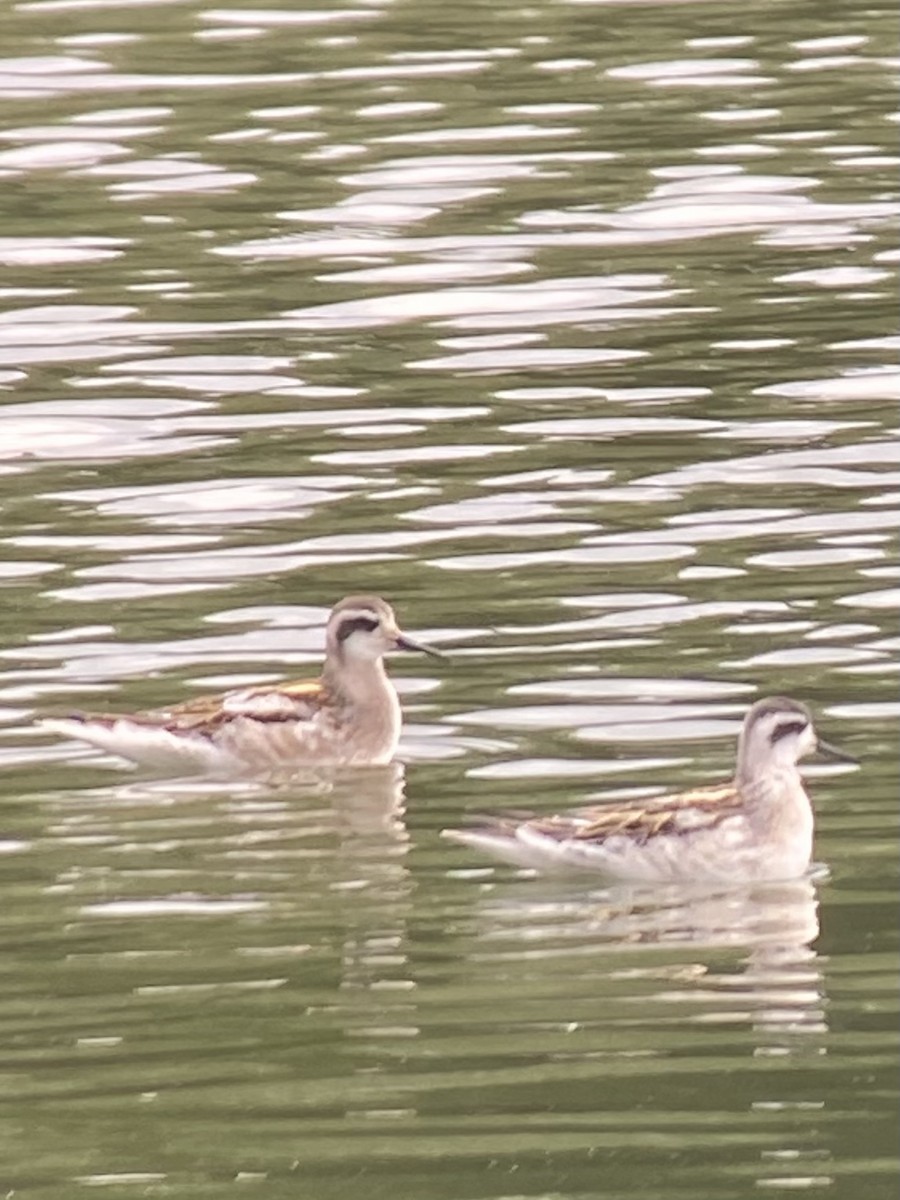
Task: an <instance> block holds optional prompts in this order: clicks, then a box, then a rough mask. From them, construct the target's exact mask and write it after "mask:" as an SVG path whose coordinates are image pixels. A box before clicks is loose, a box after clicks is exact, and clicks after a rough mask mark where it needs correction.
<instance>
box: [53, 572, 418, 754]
mask: <svg viewBox="0 0 900 1200" xmlns="http://www.w3.org/2000/svg"><path fill="white" fill-rule="evenodd" d="M391 650H421V651H423V652H424V653H425V654H432V655H435V656H438V657H441V655H440V652H439V651H437V650H435V649H433V648H432V647H431V646H426V645H424V644H423V643H422V642H418V641H415V640H414V639H413V638H411V637H409V636H408V634H405V633H403V632H401V630H400V629H399V627H398V625H397V619H396V617H395V616H394V610H393V609H392V608H391V606H390V605H389V604H388V603H387V602H386V601H384V600H382V599H381V598H380V597H379V596H347V597H345V598H344V599H343V600H341V601H340V602H339V603H338V604H336V605H335V606H334V608H333V609H332V610H331V614H330V616H329V618H328V624H327V626H326V629H325V662H324V664H323V667H322V675H321V678H319V679H311V680H298V681H293V682H286V683H275V684H262V685H260V686H255V687H246V688H239V689H236V690H234V691H229V692H225V693H224V694H222V695H218V696H201V697H198V698H196V699H192V700H187V701H185V702H184V703H181V704H174V705H172V706H171V707H170V708H161V709H152V710H149V711H147V712H134V713H95V712H90V713H83V712H76V713H72V714H70V715H69V716H67V717H65V718H47V719H45V720H44V721H43V722H42V725H43V727H44V728H45V729H48V730H51V731H53V732H55V733H60V734H63V735H64V736H66V737H71V738H75V739H78V740H80V741H83V742H88V743H90V744H91V745H92V746H97V747H98V748H99V749H101V750H107V751H111V752H112V753H114V754H118V755H121V756H122V757H123V758H126V759H130V760H131V761H133V762H136V763H139V764H141V765H146V766H152V767H157V768H159V767H162V768H165V769H171V768H177V769H181V770H191V771H194V772H201V773H204V774H206V773H212V774H222V773H225V774H229V773H232V772H237V773H239V772H246V771H247V770H250V771H260V770H263V771H267V770H272V769H281V768H292V767H297V768H299V767H305V766H319V765H326V764H327V765H335V766H374V765H378V764H382V763H387V762H390V760H391V759H392V758H393V757H394V754H395V752H396V750H397V743H398V740H399V737H400V726H401V711H400V701H399V700H398V698H397V693H396V691H395V689H394V685H393V684H392V683H391V681H390V679H389V678H388V675H387V672H386V671H385V669H384V662H383V656H384V655H385V654H387V653H388V652H389V651H391Z"/></svg>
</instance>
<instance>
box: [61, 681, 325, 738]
mask: <svg viewBox="0 0 900 1200" xmlns="http://www.w3.org/2000/svg"><path fill="white" fill-rule="evenodd" d="M324 695H325V689H324V686H323V683H322V681H321V679H298V680H292V681H290V682H287V683H275V684H265V685H262V686H260V687H249V688H240V689H237V690H235V691H231V692H224V693H220V694H219V695H217V696H196V697H194V698H193V699H191V700H185V701H184V703H182V704H174V705H172V706H171V707H170V708H157V709H150V710H148V711H147V712H137V713H127V714H126V713H82V714H79V719H81V720H89V721H98V722H100V723H102V724H104V725H111V724H113V723H115V722H116V721H118V720H127V721H131V722H133V723H134V724H136V725H144V726H149V727H153V728H158V729H167V730H170V731H171V732H172V733H200V734H212V733H214V732H215V731H216V730H218V729H221V728H222V727H223V726H225V725H228V724H229V723H230V722H231V721H234V720H236V719H238V718H240V717H243V718H250V719H252V720H255V721H260V722H262V723H264V724H269V723H272V722H279V721H308V720H311V719H312V717H314V716H315V714H316V713H317V712H318V711H319V708H320V707H321V705H322V702H323V699H324Z"/></svg>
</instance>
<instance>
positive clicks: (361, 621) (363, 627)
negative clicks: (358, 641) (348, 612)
mask: <svg viewBox="0 0 900 1200" xmlns="http://www.w3.org/2000/svg"><path fill="white" fill-rule="evenodd" d="M377 628H378V621H377V619H376V618H375V617H348V618H347V620H346V621H341V623H340V625H338V631H337V640H338V642H346V640H347V638H348V637H350V636H351V634H354V633H359V632H360V631H362V632H363V633H374V632H375V630H376V629H377Z"/></svg>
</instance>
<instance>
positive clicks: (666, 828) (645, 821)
mask: <svg viewBox="0 0 900 1200" xmlns="http://www.w3.org/2000/svg"><path fill="white" fill-rule="evenodd" d="M739 806H740V797H739V795H738V792H737V789H736V788H735V786H734V784H733V783H724V784H717V785H715V786H713V787H704V788H694V789H692V790H691V791H689V792H677V793H676V794H674V795H670V796H655V797H652V798H651V799H650V800H647V801H642V802H631V803H627V804H621V805H618V804H609V805H597V806H595V807H593V808H580V809H577V810H576V811H575V812H573V813H569V814H566V815H562V816H555V817H534V818H532V819H531V820H530V821H529V822H528V826H529V828H530V829H533V830H534V831H535V832H536V833H540V834H543V835H544V836H545V837H550V838H553V839H554V840H555V841H566V840H568V839H570V838H572V839H575V840H577V841H590V842H597V843H600V844H602V843H603V842H605V841H606V840H607V839H608V838H611V837H617V836H624V837H629V838H632V839H634V840H635V841H636V842H639V843H643V842H646V841H648V839H650V838H653V837H656V836H658V835H659V834H662V833H665V834H680V833H690V832H692V831H694V830H698V829H710V828H712V827H713V826H715V825H718V824H719V822H720V821H721V820H723V819H724V818H725V817H727V816H730V815H732V814H733V813H734V812H735V811H736V810H737V809H738V807H739Z"/></svg>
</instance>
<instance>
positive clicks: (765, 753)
mask: <svg viewBox="0 0 900 1200" xmlns="http://www.w3.org/2000/svg"><path fill="white" fill-rule="evenodd" d="M814 751H819V752H821V753H823V754H825V755H827V756H829V757H831V758H833V759H835V760H837V761H843V762H852V763H855V762H856V761H857V760H856V759H854V758H852V757H851V756H850V755H849V754H845V753H844V752H843V751H842V750H839V749H837V748H836V747H834V746H831V745H829V744H828V743H827V742H824V741H822V739H821V738H820V737H819V736H818V735H817V733H816V731H815V728H814V726H813V720H812V716H811V715H810V712H809V709H808V708H806V706H805V705H803V704H800V703H798V702H797V701H796V700H790V699H788V698H787V697H784V696H774V697H770V698H768V699H765V700H759V701H757V702H756V703H755V704H754V705H753V706H752V707H751V708H750V709H749V711H748V712H747V714H746V716H745V718H744V722H743V726H742V728H741V732H740V735H739V737H738V747H737V766H736V769H735V773H734V778H733V779H731V780H730V781H729V782H727V783H721V784H713V785H711V786H706V787H699V788H695V789H692V790H690V791H686V792H677V793H673V794H671V793H670V794H667V795H662V796H654V797H652V798H651V799H649V800H643V801H637V800H632V801H626V802H625V803H624V804H620V805H615V804H607V805H596V806H593V807H590V808H581V809H576V810H574V811H573V812H570V813H567V814H560V815H555V816H546V817H544V816H534V815H527V814H510V815H497V816H488V817H484V818H482V819H480V820H479V822H478V824H477V825H475V826H474V827H472V828H465V829H445V830H442V835H443V836H444V837H446V838H448V839H450V840H451V841H454V842H461V843H463V844H465V845H468V846H473V847H476V848H477V849H479V850H484V851H487V852H488V853H490V854H493V855H494V856H495V857H498V858H500V859H502V860H504V861H506V862H510V863H512V864H513V865H515V866H518V867H528V868H536V869H537V870H539V871H540V870H547V869H550V870H554V869H555V870H559V869H566V868H576V869H584V870H590V871H596V872H599V873H601V874H602V875H604V876H606V877H607V879H609V880H612V881H631V882H634V883H651V884H652V883H694V882H722V883H729V882H756V881H762V880H766V881H768V880H782V879H793V878H797V877H800V876H802V875H804V874H805V873H806V871H807V870H808V868H809V865H810V861H811V858H812V848H813V828H814V819H813V811H812V805H811V804H810V799H809V796H808V795H807V792H806V788H805V787H804V785H803V779H802V777H801V775H800V771H799V769H798V765H797V764H798V762H799V760H800V759H801V758H803V757H804V756H805V755H807V754H811V753H813V752H814Z"/></svg>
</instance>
